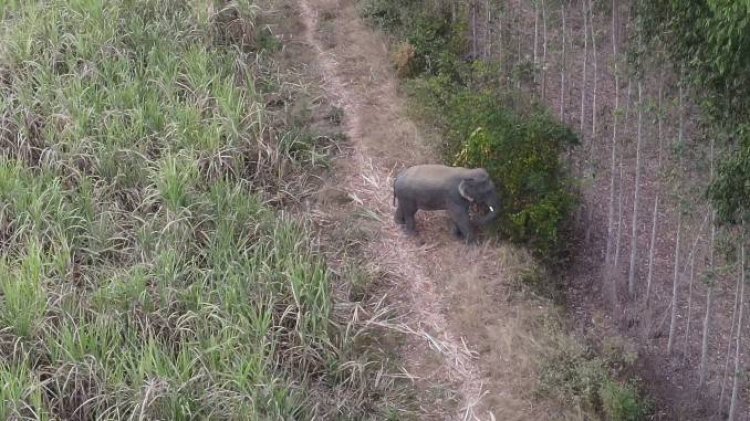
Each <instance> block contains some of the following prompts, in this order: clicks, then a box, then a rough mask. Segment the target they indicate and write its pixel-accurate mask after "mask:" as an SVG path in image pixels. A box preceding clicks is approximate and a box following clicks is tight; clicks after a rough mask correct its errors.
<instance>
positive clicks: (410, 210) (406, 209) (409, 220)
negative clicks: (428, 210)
mask: <svg viewBox="0 0 750 421" xmlns="http://www.w3.org/2000/svg"><path fill="white" fill-rule="evenodd" d="M400 203H401V202H400V201H399V206H400V208H401V217H402V218H403V221H404V224H405V226H404V228H405V231H406V233H407V234H408V235H415V234H416V233H417V222H416V220H415V219H414V215H415V214H416V213H417V206H416V204H410V203H404V205H403V206H401V204H400Z"/></svg>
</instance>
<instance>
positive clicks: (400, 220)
mask: <svg viewBox="0 0 750 421" xmlns="http://www.w3.org/2000/svg"><path fill="white" fill-rule="evenodd" d="M393 220H394V221H395V222H396V224H398V225H403V224H405V223H406V220H405V219H404V210H403V209H402V208H401V201H399V203H398V206H397V207H396V214H395V215H394V216H393Z"/></svg>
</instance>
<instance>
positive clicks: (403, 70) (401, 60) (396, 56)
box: [393, 42, 417, 78]
mask: <svg viewBox="0 0 750 421" xmlns="http://www.w3.org/2000/svg"><path fill="white" fill-rule="evenodd" d="M415 55H416V50H415V49H414V46H413V45H411V44H409V43H408V42H403V43H401V44H400V45H399V46H398V47H397V48H396V51H395V52H394V53H393V64H394V65H395V66H396V75H397V76H398V77H400V78H408V77H411V76H413V75H415V74H416V72H417V69H416V65H415V62H414V57H415Z"/></svg>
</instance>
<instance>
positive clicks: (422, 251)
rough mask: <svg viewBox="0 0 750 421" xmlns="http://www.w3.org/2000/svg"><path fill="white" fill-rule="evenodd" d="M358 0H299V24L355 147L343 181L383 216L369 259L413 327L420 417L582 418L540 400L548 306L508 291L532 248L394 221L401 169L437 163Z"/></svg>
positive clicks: (410, 361)
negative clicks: (476, 242) (467, 239)
mask: <svg viewBox="0 0 750 421" xmlns="http://www.w3.org/2000/svg"><path fill="white" fill-rule="evenodd" d="M353 3H354V2H353V1H351V0H298V3H297V5H298V6H299V10H298V12H299V14H300V15H301V18H302V21H303V22H304V29H302V28H300V31H302V33H300V34H298V36H302V37H303V39H304V40H303V43H304V44H306V45H308V46H310V47H311V49H312V50H313V51H314V56H315V57H316V58H315V62H316V63H315V64H316V65H317V67H319V69H318V71H319V72H320V73H321V74H322V77H323V79H324V80H323V85H324V89H325V92H326V95H327V96H328V97H329V100H330V101H331V102H333V103H334V104H336V106H338V107H340V108H342V109H343V110H344V121H343V124H344V125H345V128H346V132H347V135H348V137H349V142H350V146H351V150H349V151H347V153H345V157H344V158H343V159H341V163H340V166H339V168H338V171H337V174H336V180H335V183H337V185H336V188H338V189H342V190H344V191H345V192H346V193H347V194H348V195H349V197H350V198H352V200H353V202H354V204H355V206H356V207H358V211H360V212H362V213H366V214H369V215H370V216H371V218H372V219H375V220H376V222H375V223H374V225H375V227H376V228H374V233H371V234H370V235H369V236H368V238H367V239H366V241H364V242H363V243H364V244H365V246H364V247H365V254H366V259H367V261H368V262H372V264H373V266H374V267H376V268H377V270H378V271H380V272H381V273H383V274H384V276H385V277H387V278H388V279H390V280H391V281H392V283H393V287H392V291H391V292H390V295H391V298H390V300H391V301H395V303H396V304H397V305H398V307H399V308H400V309H401V311H400V312H399V313H402V314H405V316H404V318H403V319H402V321H403V323H401V324H399V325H398V326H390V327H392V328H395V329H398V330H400V331H405V332H408V333H409V334H410V335H408V337H409V338H410V341H409V343H408V344H404V345H403V346H402V347H401V349H400V354H401V357H402V358H403V360H404V363H405V367H404V371H405V372H406V374H407V375H408V376H409V377H410V378H412V379H413V380H414V384H415V388H416V390H417V391H418V393H419V394H420V396H426V397H427V398H425V399H424V402H422V403H424V404H425V405H422V407H421V408H420V414H421V418H422V419H427V420H436V419H460V420H494V419H503V420H534V419H552V418H554V419H577V418H580V416H578V415H570V414H567V413H565V411H564V410H563V409H561V408H560V407H559V406H557V405H556V404H550V403H549V402H540V401H539V399H537V398H535V397H534V396H533V389H534V385H535V384H536V382H537V380H538V373H537V365H536V364H537V363H538V361H537V357H538V355H539V354H540V353H541V352H543V351H542V350H543V349H544V347H545V346H549V340H547V339H541V338H540V336H544V335H543V334H540V333H539V332H540V330H541V329H542V328H541V327H540V326H542V325H543V324H544V322H543V319H544V317H545V315H547V314H549V308H548V307H545V306H544V305H541V304H540V303H536V302H531V301H528V300H515V301H514V300H513V298H512V297H513V296H514V287H513V286H512V285H510V283H511V282H514V281H512V280H514V279H518V278H519V273H520V272H521V271H522V270H525V269H526V268H528V267H529V265H530V262H531V261H530V260H529V258H528V256H527V255H526V254H525V252H523V251H520V250H518V249H514V248H512V247H509V246H506V245H503V244H498V243H497V242H494V241H487V242H485V243H484V244H483V245H481V246H466V245H464V244H463V243H461V242H458V241H456V240H455V239H454V238H453V237H452V235H451V234H450V231H449V221H448V219H447V216H446V215H445V214H444V213H443V212H432V213H424V212H422V213H420V214H419V215H418V217H417V229H418V230H419V236H418V237H417V238H409V237H406V236H405V235H404V234H403V233H402V232H401V230H400V229H399V227H398V226H397V225H396V224H395V223H393V210H394V208H393V204H392V201H393V197H392V185H393V176H394V174H395V173H396V172H397V171H398V170H399V169H401V168H403V167H405V166H410V165H414V164H419V163H426V162H439V159H438V157H437V156H436V154H435V153H434V151H433V150H432V149H431V148H430V147H428V146H427V143H428V142H425V141H423V140H422V139H421V137H422V136H420V133H419V131H418V129H417V127H416V126H415V124H414V123H413V122H412V121H410V120H409V119H408V118H406V117H405V115H406V112H405V111H406V104H405V102H404V98H403V97H401V96H400V95H399V92H398V90H397V86H398V82H397V80H396V79H395V77H394V75H393V70H392V67H391V64H390V61H389V59H388V51H387V48H386V44H385V42H384V40H383V39H382V38H381V35H379V34H377V33H375V32H374V31H372V30H371V29H369V28H368V27H367V26H366V25H365V24H364V23H363V22H362V21H361V20H360V18H359V16H358V14H357V10H356V8H355V5H354V4H353ZM340 211H341V210H339V212H340ZM349 211H350V210H347V212H349ZM328 219H329V220H331V219H333V220H336V219H337V218H336V217H328ZM341 221H343V219H341V218H340V219H339V224H342V223H344V222H341ZM545 341H547V342H545ZM428 404H429V405H428Z"/></svg>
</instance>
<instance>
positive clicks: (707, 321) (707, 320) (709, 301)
mask: <svg viewBox="0 0 750 421" xmlns="http://www.w3.org/2000/svg"><path fill="white" fill-rule="evenodd" d="M710 155H711V156H710V162H711V170H710V174H711V180H713V178H714V138H713V137H711V148H710ZM715 241H716V211H715V210H714V209H711V240H710V244H709V245H708V247H709V252H708V267H709V270H713V269H714V246H715V244H716V243H715ZM713 291H714V279H713V277H711V278H710V279H709V280H708V285H707V291H706V315H705V316H704V318H703V339H702V341H701V362H700V365H699V366H698V387H699V388H702V387H703V385H704V384H705V382H706V363H707V361H708V338H709V336H710V334H711V310H712V307H713Z"/></svg>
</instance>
